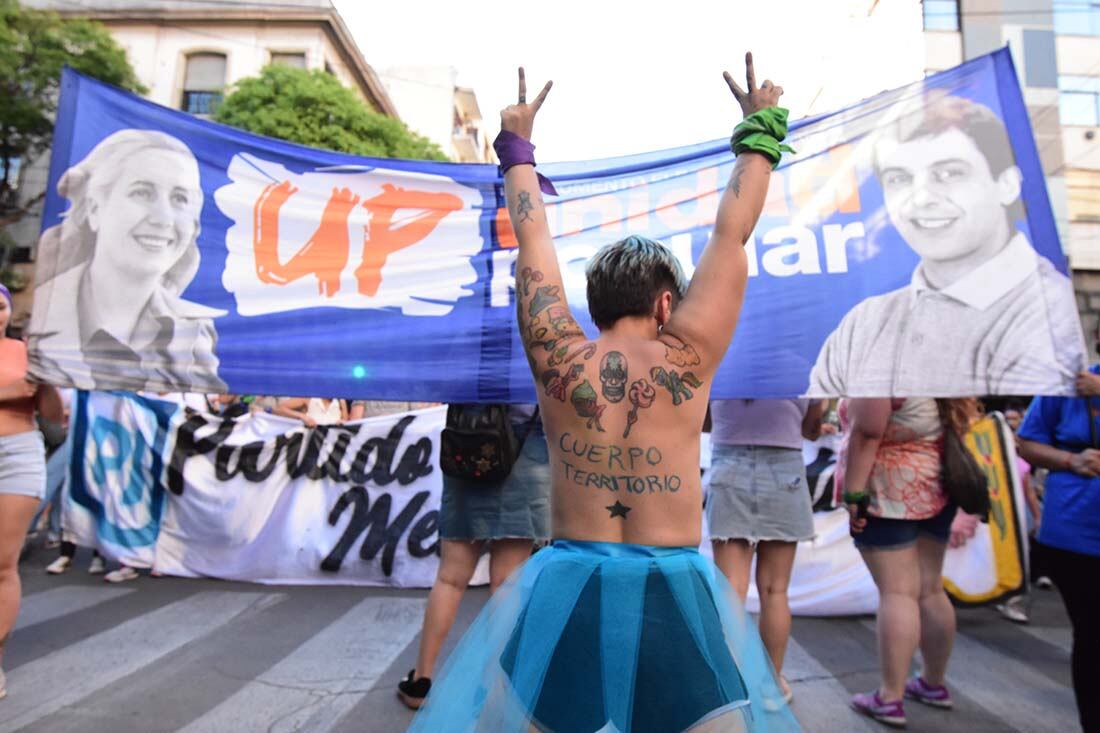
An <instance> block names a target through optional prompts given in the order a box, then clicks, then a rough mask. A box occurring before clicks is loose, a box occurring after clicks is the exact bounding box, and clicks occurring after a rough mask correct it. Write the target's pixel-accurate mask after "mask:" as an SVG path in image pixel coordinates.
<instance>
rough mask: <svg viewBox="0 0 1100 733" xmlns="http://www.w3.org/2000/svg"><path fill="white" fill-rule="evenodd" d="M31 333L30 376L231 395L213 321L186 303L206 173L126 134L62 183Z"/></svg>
mask: <svg viewBox="0 0 1100 733" xmlns="http://www.w3.org/2000/svg"><path fill="white" fill-rule="evenodd" d="M57 188H58V193H59V194H60V195H62V196H63V197H65V198H67V199H69V201H70V207H69V209H68V211H67V212H66V213H65V215H64V218H63V220H62V222H61V223H60V224H58V225H56V226H54V227H51V228H50V229H48V230H46V231H45V232H44V233H43V234H42V238H41V240H40V241H39V250H38V273H37V281H38V286H37V287H36V289H35V301H34V313H33V316H32V319H31V325H30V328H29V330H28V341H29V345H30V361H31V367H30V369H31V372H32V373H33V374H34V375H35V376H36V377H37V378H39V379H42V380H46V381H50V382H53V383H58V384H69V385H71V386H74V387H79V388H82V389H120V388H125V389H150V390H159V391H165V390H172V391H176V390H179V391H189V392H223V391H225V390H226V385H225V383H224V382H223V381H222V380H221V378H220V377H219V376H218V358H217V356H216V354H215V347H216V342H217V331H216V330H215V328H214V319H215V318H217V317H219V316H223V315H225V313H226V312H225V311H223V310H219V309H216V308H210V307H207V306H204V305H201V304H199V303H195V302H192V301H188V300H184V299H183V298H182V297H181V294H182V293H183V291H184V289H186V287H187V285H188V284H189V283H190V282H191V280H192V279H193V278H194V277H195V274H196V272H197V271H198V267H199V249H198V236H199V221H200V215H201V211H202V204H203V193H202V186H201V184H200V179H199V166H198V162H197V161H196V160H195V156H194V155H193V154H192V153H191V151H190V149H189V148H188V147H187V146H186V145H184V144H183V143H182V142H181V141H179V140H178V139H176V138H174V137H172V136H170V135H166V134H164V133H160V132H155V131H150V130H133V129H130V130H122V131H119V132H116V133H114V134H112V135H110V136H108V137H107V138H105V139H103V140H102V141H101V142H100V143H99V144H98V145H96V146H95V148H93V149H92V151H91V152H90V153H89V154H88V155H87V157H85V158H84V159H83V160H82V161H81V162H80V163H78V164H76V165H75V166H73V167H71V168H69V169H68V170H67V171H66V172H65V173H64V174H63V175H62V177H61V180H60V181H59V182H58V186H57Z"/></svg>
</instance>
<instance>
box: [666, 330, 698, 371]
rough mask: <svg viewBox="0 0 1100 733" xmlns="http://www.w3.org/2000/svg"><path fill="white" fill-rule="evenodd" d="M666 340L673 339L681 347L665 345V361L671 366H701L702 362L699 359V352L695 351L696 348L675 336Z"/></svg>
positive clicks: (667, 337)
mask: <svg viewBox="0 0 1100 733" xmlns="http://www.w3.org/2000/svg"><path fill="white" fill-rule="evenodd" d="M665 339H666V340H667V339H673V340H675V341H676V343H677V344H679V346H674V345H672V344H668V343H666V344H665V360H666V361H668V363H669V364H672V365H673V366H678V367H690V366H699V364H700V362H701V361H702V360H701V359H700V358H699V352H697V351H696V350H695V347H694V346H692V345H691V344H689V343H687V342H686V341H681V340H680V339H678V338H675V337H674V336H665Z"/></svg>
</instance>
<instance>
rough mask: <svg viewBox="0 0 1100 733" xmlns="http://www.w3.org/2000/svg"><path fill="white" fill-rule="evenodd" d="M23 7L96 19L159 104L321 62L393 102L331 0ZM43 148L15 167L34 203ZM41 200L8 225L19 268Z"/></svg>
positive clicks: (146, 0)
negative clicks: (272, 68)
mask: <svg viewBox="0 0 1100 733" xmlns="http://www.w3.org/2000/svg"><path fill="white" fill-rule="evenodd" d="M21 2H23V4H24V5H26V6H28V7H33V8H38V9H42V10H51V11H54V12H57V13H58V14H60V15H62V16H69V17H82V18H91V19H93V20H96V21H99V22H100V23H102V24H103V25H104V26H106V28H107V30H108V31H109V32H110V33H111V35H112V37H114V39H115V40H116V41H117V42H118V43H119V45H121V46H122V47H123V48H124V49H125V50H126V54H127V57H128V58H129V60H130V64H131V65H132V66H133V67H134V71H135V72H136V73H137V76H138V79H139V80H140V81H141V83H142V84H143V85H144V86H145V87H147V88H148V90H149V93H148V95H147V98H148V99H150V100H151V101H153V102H156V103H157V104H161V105H164V106H166V107H173V108H175V109H180V110H183V111H186V112H190V113H192V114H197V115H204V116H205V115H208V114H210V113H212V112H213V110H214V108H215V106H216V105H217V103H218V102H219V101H220V100H221V99H222V97H223V96H224V94H225V93H226V91H227V90H228V89H229V88H230V87H232V85H233V84H234V83H235V82H237V81H238V80H240V79H243V78H245V77H249V76H255V75H256V74H258V73H259V72H260V70H261V69H262V68H263V67H264V66H266V65H268V64H270V63H273V62H277V63H286V64H291V65H294V66H299V67H302V68H307V69H323V70H325V71H328V72H329V73H331V74H333V75H334V76H336V77H337V78H338V79H339V80H340V81H341V82H342V83H343V84H344V85H345V86H347V87H349V88H350V89H352V90H353V91H355V93H356V94H357V95H358V96H359V98H360V99H362V100H363V102H364V103H366V104H367V105H368V106H369V107H371V108H372V109H374V110H375V111H376V112H379V113H381V114H384V115H387V116H390V117H398V113H397V108H396V107H395V105H394V103H393V100H391V99H390V96H389V94H388V93H387V91H386V88H385V86H384V85H383V84H382V82H381V80H380V79H379V78H378V75H377V74H376V73H375V71H374V70H373V69H372V68H371V67H370V65H369V64H367V62H366V60H365V58H364V57H363V54H362V52H361V51H360V50H359V48H358V46H357V45H356V44H355V41H354V40H353V39H352V36H351V32H350V31H349V30H348V28H347V26H346V25H345V24H344V21H343V20H342V19H341V17H340V14H339V13H338V12H337V11H336V8H335V7H334V6H333V4H332V3H331V2H330V1H329V0H264V2H257V3H250V2H235V1H234V0H185V1H182V2H173V1H167V2H157V1H156V0H83V1H82V2H81V3H79V4H78V3H74V2H71V1H70V0H21ZM48 173H49V160H48V156H45V155H44V156H41V157H40V158H39V159H38V160H35V161H31V162H29V164H28V165H26V166H25V167H23V168H22V169H21V170H20V171H19V177H18V181H19V192H18V193H19V196H20V198H21V199H22V200H24V201H31V200H34V199H35V198H37V197H38V196H40V195H41V192H42V191H44V190H45V188H46V182H47V176H48ZM41 215H42V207H41V204H39V205H37V206H36V207H34V208H32V209H31V210H30V211H29V212H28V214H27V215H26V216H24V217H23V218H22V219H21V220H20V221H19V222H18V223H16V224H14V225H11V226H9V227H8V228H7V232H8V233H9V234H10V236H11V237H12V239H13V240H14V241H15V243H16V244H17V245H20V247H19V248H18V250H17V256H16V261H17V262H19V263H20V264H17V265H16V268H17V269H18V270H20V271H21V272H22V274H24V275H26V276H28V277H29V276H30V275H31V274H32V273H33V261H34V249H35V246H36V244H37V238H38V231H39V227H40V223H41ZM30 290H31V289H30V288H27V289H26V290H24V291H22V292H20V293H18V294H17V295H16V312H15V319H14V322H15V323H16V324H19V323H21V322H22V321H24V320H25V319H26V317H27V315H28V314H29V312H30V305H31V303H30V301H31V293H30Z"/></svg>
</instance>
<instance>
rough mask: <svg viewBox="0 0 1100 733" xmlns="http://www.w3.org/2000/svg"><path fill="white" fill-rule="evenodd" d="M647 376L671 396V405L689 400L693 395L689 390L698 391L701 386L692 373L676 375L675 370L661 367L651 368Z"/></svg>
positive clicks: (700, 381)
mask: <svg viewBox="0 0 1100 733" xmlns="http://www.w3.org/2000/svg"><path fill="white" fill-rule="evenodd" d="M649 376H650V377H651V378H652V379H653V381H654V382H656V383H657V385H658V386H660V387H664V388H665V389H667V390H668V391H669V393H670V394H672V404H673V405H679V404H680V403H682V402H683V401H684V400H690V399H691V398H692V397H694V396H695V393H694V392H692V391H691V389H690V388H694V389H698V388H699V387H702V386H703V382H702V380H700V379H699V378H698V377H696V376H695V374H694V373H693V372H684V373H683V374H678V373H677V372H676V371H675V370H673V369H669V370H667V371H666V370H665V369H664V368H663V367H653V368H652V369H650V370H649Z"/></svg>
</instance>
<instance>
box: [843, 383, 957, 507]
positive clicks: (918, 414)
mask: <svg viewBox="0 0 1100 733" xmlns="http://www.w3.org/2000/svg"><path fill="white" fill-rule="evenodd" d="M892 407H893V412H892V413H891V415H890V422H889V423H888V424H887V426H886V433H885V434H884V435H883V437H882V442H881V443H880V444H879V447H878V452H877V453H876V454H875V465H874V467H873V468H872V469H871V476H870V478H869V479H868V481H867V493H868V494H869V495H870V497H871V504H870V506H869V507H868V509H867V512H868V514H870V515H871V516H873V517H882V518H883V519H928V518H930V517H934V516H936V515H937V514H939V513H940V512H941V511H943V508H944V507H945V506H947V494H946V493H945V492H944V490H943V485H942V484H941V483H940V462H941V454H942V452H943V426H942V424H941V423H940V414H939V410H938V409H937V408H936V401H935V400H932V399H906V400H893V405H892ZM839 412H840V421H841V425H842V427H843V428H844V440H843V442H842V443H841V446H840V456H839V458H838V460H837V471H836V472H837V481H838V482H839V483H840V484H841V486H843V483H844V469H845V468H846V466H847V464H848V436H849V435H851V432H850V430H849V429H848V428H849V420H848V401H847V400H844V401H842V402H841V404H840V411H839Z"/></svg>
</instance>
